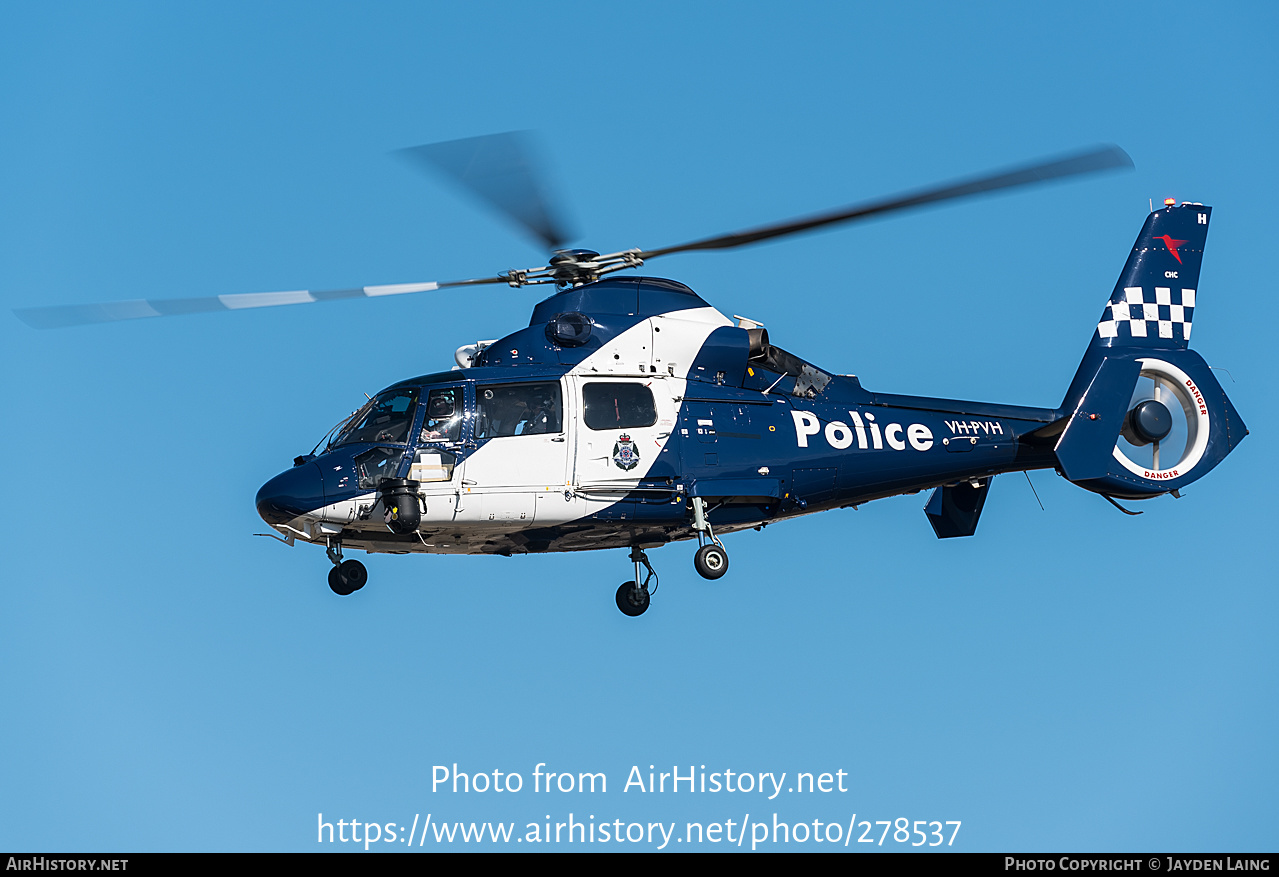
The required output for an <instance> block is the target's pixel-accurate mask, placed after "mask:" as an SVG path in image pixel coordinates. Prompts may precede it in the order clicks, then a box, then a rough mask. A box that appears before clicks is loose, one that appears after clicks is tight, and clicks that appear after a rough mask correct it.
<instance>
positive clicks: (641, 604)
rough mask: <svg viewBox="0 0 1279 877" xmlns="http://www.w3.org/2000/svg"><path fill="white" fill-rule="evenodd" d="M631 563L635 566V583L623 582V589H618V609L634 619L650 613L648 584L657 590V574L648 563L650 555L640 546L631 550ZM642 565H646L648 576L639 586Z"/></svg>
mask: <svg viewBox="0 0 1279 877" xmlns="http://www.w3.org/2000/svg"><path fill="white" fill-rule="evenodd" d="M631 562H632V563H634V564H635V581H633V582H622V584H621V587H619V588H618V589H617V608H618V609H621V610H622V614H623V615H629V616H631V617H632V618H634V617H635V616H637V615H643V614H644V613H645V612H647V611H648V602H649V597H650V596H651V592H650V591H649V589H648V583H649V582H652V583H653V590H654V591H656V590H657V573H656V572H654V571H653V566H652V564H650V563H649V562H648V555H647V554H645V553H644V549H642V548H640V547H639V546H638V545H636V546H634V547H632V548H631ZM640 564H644V569H646V570H647V571H648V574H647V575H646V576H644V581H643V584H639V581H640Z"/></svg>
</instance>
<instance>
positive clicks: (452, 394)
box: [421, 388, 462, 442]
mask: <svg viewBox="0 0 1279 877" xmlns="http://www.w3.org/2000/svg"><path fill="white" fill-rule="evenodd" d="M457 403H458V390H457V389H456V388H453V389H448V390H433V391H432V392H431V396H430V398H429V399H428V400H427V403H426V419H425V420H423V421H422V439H421V440H422V441H424V442H455V441H457V440H458V438H459V437H460V436H461V434H462V412H461V411H460V410H459V409H460V408H461V406H460V405H458V404H457Z"/></svg>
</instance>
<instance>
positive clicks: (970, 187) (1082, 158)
mask: <svg viewBox="0 0 1279 877" xmlns="http://www.w3.org/2000/svg"><path fill="white" fill-rule="evenodd" d="M1132 166H1133V163H1132V159H1131V158H1129V157H1128V153H1126V152H1124V151H1123V150H1122V149H1120V148H1119V147H1118V146H1103V147H1099V148H1097V149H1092V150H1089V151H1088V152H1082V153H1079V154H1078V155H1072V156H1068V157H1066V158H1061V159H1056V160H1054V161H1049V162H1042V163H1039V164H1033V165H1029V166H1027V167H1020V168H1014V169H1011V170H1004V171H999V172H998V173H995V174H989V175H986V176H982V177H975V178H972V179H967V180H958V181H956V182H952V183H946V184H944V185H940V186H935V187H932V188H928V189H922V190H920V191H917V192H907V193H904V194H901V195H894V196H892V197H889V198H885V199H882V200H879V201H870V202H867V203H864V204H855V205H852V206H850V207H845V208H842V209H840V210H836V211H834V212H831V213H820V214H818V215H816V216H808V217H801V218H799V219H792V220H789V221H787V222H782V223H777V224H774V225H765V226H762V227H760V228H756V229H748V230H746V231H739V232H734V233H732V234H726V235H720V236H718V237H712V238H704V239H702V240H700V241H693V242H691V243H687V244H678V245H676V246H673V247H662V248H661V249H657V250H645V251H644V252H641V253H639V254H638V255H639V257H640V258H641V259H645V260H647V259H652V258H654V257H656V256H665V255H668V254H670V253H682V252H686V251H689V250H726V249H729V248H730V247H740V246H744V245H746V244H753V243H757V242H759V241H766V240H769V239H771V238H777V237H782V236H783V235H788V234H798V233H799V232H802V231H809V230H811V229H815V228H821V227H822V226H824V225H834V224H835V223H839V222H851V221H853V220H855V219H866V218H867V217H870V216H877V215H879V214H881V213H889V212H892V211H894V210H905V209H907V208H909V207H919V206H921V205H923V204H933V203H935V202H938V201H949V200H952V199H955V198H967V197H968V196H970V195H978V194H981V193H982V192H992V191H995V190H996V189H1009V188H1012V187H1014V186H1027V185H1031V184H1033V183H1043V182H1047V181H1049V180H1055V179H1060V178H1062V177H1070V176H1075V175H1076V174H1090V173H1095V172H1096V171H1103V170H1109V169H1111V168H1121V167H1132Z"/></svg>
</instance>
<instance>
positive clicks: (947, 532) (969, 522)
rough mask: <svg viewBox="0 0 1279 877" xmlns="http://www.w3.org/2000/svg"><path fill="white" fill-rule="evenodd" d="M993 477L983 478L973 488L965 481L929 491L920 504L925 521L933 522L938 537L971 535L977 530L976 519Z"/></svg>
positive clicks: (984, 501)
mask: <svg viewBox="0 0 1279 877" xmlns="http://www.w3.org/2000/svg"><path fill="white" fill-rule="evenodd" d="M993 480H994V479H993V478H984V479H982V480H981V481H978V482H977V486H975V487H974V486H973V484H972V482H968V481H965V482H963V483H961V484H952V485H949V486H947V487H938V488H937V489H936V490H934V491H933V493H932V496H930V497H929V498H928V503H927V505H925V506H924V514H926V515H928V523H930V524H932V525H933V532H934V533H936V534H937V538H938V539H950V538H952V537H954V536H971V535H973V533H976V532H977V519H978V518H980V517H981V510H982V507H983V506H985V505H986V494H987V493H989V492H990V482H991V481H993Z"/></svg>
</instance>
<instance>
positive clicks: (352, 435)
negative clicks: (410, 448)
mask: <svg viewBox="0 0 1279 877" xmlns="http://www.w3.org/2000/svg"><path fill="white" fill-rule="evenodd" d="M417 397H418V388H417V387H402V388H399V389H395V390H387V391H386V392H385V393H379V394H378V395H377V396H376V397H375V398H373V399H372V400H371V401H370V402H369V403H368V404H367V405H365V406H364V407H363V408H361V409H360V410H359V411H357V412H355V414H353V415H351V419H350V420H348V421H347V422H346V425H345V426H343V427H342V429H341V430H340V431H339V432H338V435H337V438H336V439H334V440H333V447H337V446H338V445H349V444H354V443H356V442H390V443H392V444H401V445H402V444H405V443H406V442H407V441H408V436H409V428H410V427H411V426H412V425H413V414H414V413H415V412H416V411H417Z"/></svg>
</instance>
